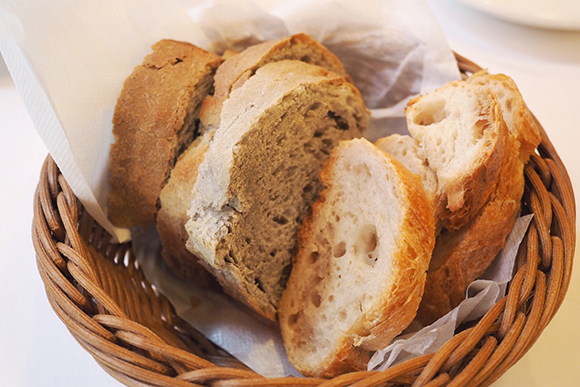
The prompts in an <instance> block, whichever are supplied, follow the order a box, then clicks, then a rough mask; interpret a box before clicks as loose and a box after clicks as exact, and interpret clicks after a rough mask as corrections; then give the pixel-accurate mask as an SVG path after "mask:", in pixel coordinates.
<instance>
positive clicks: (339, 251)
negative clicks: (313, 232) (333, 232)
mask: <svg viewBox="0 0 580 387" xmlns="http://www.w3.org/2000/svg"><path fill="white" fill-rule="evenodd" d="M344 254H346V243H344V242H340V243H339V244H337V245H334V247H333V248H332V255H333V256H334V257H335V258H340V257H342V256H344Z"/></svg>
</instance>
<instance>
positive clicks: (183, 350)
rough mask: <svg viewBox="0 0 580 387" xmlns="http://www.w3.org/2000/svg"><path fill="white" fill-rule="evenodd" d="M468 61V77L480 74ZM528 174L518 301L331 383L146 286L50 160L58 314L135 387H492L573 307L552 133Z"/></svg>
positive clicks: (47, 173) (46, 173)
mask: <svg viewBox="0 0 580 387" xmlns="http://www.w3.org/2000/svg"><path fill="white" fill-rule="evenodd" d="M457 60H458V64H459V68H460V69H461V70H462V72H464V73H469V72H473V71H477V70H478V69H479V67H478V66H477V65H475V64H473V63H472V62H469V61H467V60H466V59H464V58H462V57H460V56H457ZM525 176H526V190H525V193H524V198H523V199H522V210H523V212H524V213H530V212H532V213H534V214H535V216H534V219H533V221H532V224H531V225H530V228H529V230H528V232H527V235H526V238H525V239H524V242H523V243H522V245H521V247H520V251H519V252H518V258H517V261H516V265H517V266H516V270H517V272H516V274H515V277H514V278H513V280H512V281H511V282H510V285H509V289H508V294H507V296H506V297H504V298H503V299H502V300H500V301H499V302H498V303H497V304H496V305H495V306H494V307H493V308H492V309H491V310H490V311H489V312H488V313H487V314H486V315H485V316H483V317H482V318H481V319H480V320H478V321H476V322H475V323H471V324H470V325H468V326H463V327H461V329H460V332H459V333H457V334H456V335H455V336H454V337H453V338H452V339H451V340H449V341H448V342H447V343H446V344H445V345H444V346H443V347H442V348H441V349H440V350H439V351H438V352H437V353H434V354H430V355H424V356H421V357H419V358H416V359H413V360H409V361H406V362H404V363H401V364H399V365H396V366H394V367H391V368H389V369H388V370H386V371H381V372H377V371H364V372H354V373H350V374H345V375H342V376H339V377H336V378H334V379H329V380H327V379H317V378H276V379H272V378H264V377H262V376H260V375H258V374H256V373H255V372H253V371H251V370H249V369H247V368H245V367H244V366H242V365H241V364H240V363H239V362H238V361H237V360H236V359H234V358H232V357H231V356H229V355H228V354H227V353H226V352H225V351H223V350H222V349H220V348H217V347H216V346H214V345H213V344H211V343H210V342H209V341H208V340H207V339H206V338H205V337H204V336H203V335H201V334H200V333H199V332H197V331H196V330H195V329H193V328H192V327H191V326H189V325H188V324H187V323H185V322H184V321H183V320H181V319H180V318H179V317H178V316H177V315H176V314H175V312H174V309H173V307H172V306H171V304H170V303H169V301H168V300H167V299H166V298H165V297H163V296H162V295H161V294H159V292H158V291H157V290H156V289H155V288H154V287H153V286H151V285H150V284H149V283H148V282H147V280H146V279H145V278H144V276H143V273H142V271H141V269H140V267H139V265H138V263H137V261H136V260H135V257H134V255H133V252H132V251H131V245H130V244H120V245H119V244H111V243H110V242H109V241H110V237H109V235H108V234H107V233H106V232H105V231H104V230H103V228H102V227H100V226H99V225H98V224H97V223H96V222H95V221H94V220H93V219H92V218H91V216H90V215H89V214H88V213H87V212H86V211H85V210H84V208H83V207H82V206H81V205H80V204H79V201H78V199H77V198H76V197H75V195H74V194H73V192H72V191H71V189H70V187H69V186H68V184H67V182H66V181H65V179H64V178H63V176H62V175H61V174H60V173H59V170H58V168H57V166H56V164H55V163H54V161H53V160H52V158H51V157H50V156H49V157H47V159H46V162H45V164H44V166H43V169H42V172H41V177H40V182H39V184H38V188H37V192H36V196H35V201H34V224H33V231H32V238H33V242H34V246H35V250H36V254H37V262H38V269H39V271H40V274H41V277H42V279H43V281H44V284H45V287H46V292H47V296H48V299H49V302H50V304H51V305H52V307H53V309H54V311H55V312H56V313H57V315H58V316H59V317H60V319H61V320H62V321H63V322H64V323H65V324H66V326H67V327H68V329H69V330H70V332H71V333H72V334H73V336H74V337H75V338H76V339H77V341H78V342H79V343H80V344H81V345H82V346H83V347H84V348H85V349H86V350H87V351H88V352H90V353H91V355H93V357H94V358H95V360H96V361H97V362H98V363H99V364H100V365H101V366H102V367H103V368H104V369H105V370H106V371H107V372H108V373H109V374H111V375H112V376H113V377H114V378H116V379H117V380H119V381H120V382H121V383H124V384H126V385H128V386H145V385H146V386H183V387H186V386H188V387H191V386H199V385H202V386H209V385H211V386H291V385H292V386H321V387H322V386H324V387H330V386H334V387H338V386H357V387H360V386H385V385H388V386H391V385H397V386H399V385H402V386H408V385H413V386H427V385H428V386H442V385H448V386H480V385H489V384H491V383H492V382H493V381H494V380H496V379H497V378H499V377H500V376H501V375H502V374H503V373H504V372H505V371H506V370H507V369H508V368H509V367H510V366H512V365H513V364H514V363H515V362H516V361H517V360H519V359H520V358H521V357H522V356H523V355H524V353H526V351H527V350H528V349H529V348H530V347H531V346H532V345H533V344H534V342H535V341H536V339H537V338H538V337H539V335H540V334H541V332H542V331H543V329H544V328H545V327H546V325H547V324H548V323H549V322H550V320H551V319H552V317H553V316H554V314H555V313H556V311H557V310H558V308H559V306H560V305H561V303H562V301H563V299H564V296H565V294H566V290H567V289H568V285H569V282H570V277H571V273H572V259H573V256H574V243H575V238H576V235H575V233H576V232H575V202H574V196H573V192H572V185H571V183H570V179H569V177H568V175H567V173H566V170H565V167H564V165H563V164H562V162H561V160H560V159H559V157H558V155H557V153H556V151H555V149H554V147H553V146H552V144H551V143H550V141H549V139H548V137H547V135H546V133H545V132H544V133H542V143H541V145H540V146H539V147H538V154H537V155H533V156H532V158H531V161H530V162H529V163H528V165H527V166H526V168H525Z"/></svg>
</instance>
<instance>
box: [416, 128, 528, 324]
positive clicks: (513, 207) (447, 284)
mask: <svg viewBox="0 0 580 387" xmlns="http://www.w3.org/2000/svg"><path fill="white" fill-rule="evenodd" d="M509 148H510V149H509V152H508V157H507V158H506V159H505V160H504V162H503V163H502V169H501V172H500V176H499V179H498V181H497V182H496V183H495V184H492V185H493V186H494V188H495V189H494V191H493V192H492V194H491V196H490V198H489V201H488V203H486V205H485V206H484V207H483V208H482V210H481V211H480V213H479V214H477V216H475V217H474V218H473V219H472V220H471V221H470V222H469V223H468V224H466V225H464V226H463V227H462V228H460V229H459V230H455V231H444V232H442V233H441V234H440V235H439V236H438V237H437V242H436V244H435V249H434V250H433V258H432V260H431V266H430V267H429V272H428V274H427V283H426V284H425V294H424V296H423V300H422V301H421V306H420V307H419V310H418V312H417V320H418V321H419V322H421V324H422V325H429V324H431V323H433V322H435V321H436V320H437V319H439V318H440V317H442V316H444V315H445V314H447V313H448V312H450V311H451V310H452V309H453V308H455V307H456V306H458V305H459V304H460V303H461V301H463V300H464V299H465V296H466V295H465V292H466V290H467V287H468V286H469V284H470V283H471V282H473V281H474V280H475V279H477V278H479V277H480V276H481V275H482V274H483V273H484V272H485V270H486V269H487V268H488V267H489V265H490V264H491V263H492V262H493V260H494V258H495V257H496V255H497V254H498V253H499V252H500V251H501V249H503V247H504V245H505V242H506V239H507V236H508V235H509V233H510V231H511V230H512V228H513V226H514V223H515V221H516V218H517V216H518V214H519V211H520V202H521V198H522V195H523V191H524V185H525V180H524V172H523V168H524V164H523V163H522V162H521V159H520V157H519V142H518V141H517V139H516V137H515V136H510V142H509ZM490 184H491V182H490Z"/></svg>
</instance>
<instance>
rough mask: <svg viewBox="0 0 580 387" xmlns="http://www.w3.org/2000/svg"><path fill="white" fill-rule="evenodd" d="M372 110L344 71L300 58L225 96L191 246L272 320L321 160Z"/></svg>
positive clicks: (230, 288)
mask: <svg viewBox="0 0 580 387" xmlns="http://www.w3.org/2000/svg"><path fill="white" fill-rule="evenodd" d="M369 116H370V113H369V111H368V110H367V109H366V107H365V105H364V102H363V101H362V99H361V97H360V94H359V92H358V90H357V89H356V88H355V87H354V86H353V85H352V84H350V83H348V82H346V81H345V79H344V78H343V77H341V76H339V75H336V74H334V73H331V72H329V71H328V70H325V69H324V68H322V67H319V66H315V65H311V64H307V63H304V62H300V61H295V60H284V61H279V62H273V63H269V64H266V65H264V66H262V67H261V68H260V69H258V70H257V72H256V74H255V75H254V76H252V77H251V78H250V79H249V80H247V81H246V82H245V83H244V85H243V86H242V87H240V88H238V89H236V90H234V91H233V92H232V93H231V95H230V97H229V98H228V99H227V100H226V101H225V102H224V105H223V109H222V111H221V124H220V126H219V128H218V129H217V130H216V131H215V134H214V138H213V140H212V142H211V143H210V145H209V148H208V151H207V153H206V157H205V159H204V161H203V162H202V163H201V165H200V167H199V175H198V178H197V181H196V183H195V186H194V189H193V192H194V199H193V200H192V205H191V209H190V211H189V215H190V220H189V221H188V222H187V224H186V229H187V231H188V233H189V240H188V243H187V248H188V249H189V250H190V251H191V252H192V253H194V254H196V255H197V256H200V257H202V258H203V259H204V260H205V261H206V264H207V265H208V266H209V267H210V270H211V271H212V273H213V274H214V275H215V276H216V277H217V279H218V281H219V282H220V283H221V284H222V286H223V287H224V289H225V290H226V291H227V292H228V293H229V294H231V295H233V296H234V297H236V298H238V299H239V300H241V301H243V302H245V303H246V304H247V305H249V306H250V307H252V308H254V309H255V310H256V311H258V313H260V314H261V315H263V316H265V317H266V318H269V319H271V320H275V318H276V306H277V304H278V300H279V298H280V296H281V294H282V290H283V288H284V285H285V282H286V280H287V277H288V274H289V270H290V263H291V255H292V251H293V248H294V244H295V236H296V232H297V230H298V227H299V225H300V222H301V221H302V219H303V217H304V216H305V214H306V212H307V210H308V208H309V207H310V205H311V204H312V203H313V202H314V200H315V199H316V197H317V196H318V193H319V192H320V190H321V188H322V184H321V182H320V180H319V178H318V174H319V172H320V170H321V169H322V165H323V164H324V162H325V161H326V160H327V159H328V155H329V154H330V151H331V150H332V148H334V146H336V144H338V142H339V141H340V140H344V139H351V138H354V137H360V136H361V131H362V130H363V129H364V128H365V126H366V125H367V123H368V121H369Z"/></svg>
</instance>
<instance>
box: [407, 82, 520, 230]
mask: <svg viewBox="0 0 580 387" xmlns="http://www.w3.org/2000/svg"><path fill="white" fill-rule="evenodd" d="M406 116H407V126H408V128H409V132H410V133H411V135H412V136H413V138H414V139H415V140H416V141H417V142H418V143H419V150H418V153H419V157H420V158H421V159H422V160H424V163H426V164H427V165H428V166H429V168H431V169H432V170H433V172H435V174H436V176H437V187H438V192H437V195H438V196H439V199H440V200H443V203H444V205H443V206H439V207H436V209H437V210H438V213H437V214H436V216H437V218H438V219H439V220H440V222H441V227H445V228H447V229H449V230H456V229H459V228H460V227H461V226H463V225H464V224H466V223H467V222H469V220H471V219H472V218H473V217H474V216H475V215H476V214H477V213H478V212H479V211H480V210H481V208H482V207H483V206H484V204H485V203H487V201H488V199H489V196H490V194H491V192H492V191H493V190H494V185H493V184H490V182H494V181H497V179H498V176H499V172H500V169H501V164H502V162H503V160H504V159H505V157H506V152H507V142H508V137H509V132H508V129H507V126H506V124H505V122H504V120H503V119H502V114H501V107H500V105H499V102H498V101H497V98H496V97H495V96H494V94H493V93H490V92H489V91H488V89H487V87H485V86H481V85H475V84H471V83H468V82H465V81H455V82H450V83H448V84H446V85H445V86H443V87H441V88H440V89H437V90H436V91H434V92H432V93H429V94H425V95H422V96H420V97H417V98H415V99H413V100H411V101H410V102H409V105H408V106H407V109H406Z"/></svg>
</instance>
